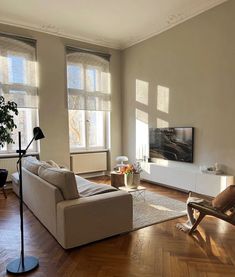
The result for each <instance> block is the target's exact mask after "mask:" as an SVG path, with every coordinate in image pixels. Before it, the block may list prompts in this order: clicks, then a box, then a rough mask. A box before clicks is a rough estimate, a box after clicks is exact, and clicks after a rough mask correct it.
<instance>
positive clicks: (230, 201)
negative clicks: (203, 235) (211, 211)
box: [212, 185, 235, 212]
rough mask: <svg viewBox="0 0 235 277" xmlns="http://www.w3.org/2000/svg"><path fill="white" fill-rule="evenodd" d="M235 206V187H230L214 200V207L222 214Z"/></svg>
mask: <svg viewBox="0 0 235 277" xmlns="http://www.w3.org/2000/svg"><path fill="white" fill-rule="evenodd" d="M234 205H235V185H231V186H228V187H227V188H226V189H225V190H224V191H222V192H221V193H219V194H218V195H217V196H216V197H215V198H214V199H213V200H212V206H213V207H214V208H216V209H218V210H220V211H222V212H226V211H228V210H229V209H231V208H232V207H233V206H234Z"/></svg>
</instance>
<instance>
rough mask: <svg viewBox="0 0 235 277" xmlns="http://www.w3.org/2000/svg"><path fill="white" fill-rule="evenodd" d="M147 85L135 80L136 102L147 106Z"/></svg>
mask: <svg viewBox="0 0 235 277" xmlns="http://www.w3.org/2000/svg"><path fill="white" fill-rule="evenodd" d="M148 90H149V83H148V82H145V81H141V80H138V79H136V101H137V102H139V103H141V104H144V105H148Z"/></svg>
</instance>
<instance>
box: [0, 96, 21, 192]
mask: <svg viewBox="0 0 235 277" xmlns="http://www.w3.org/2000/svg"><path fill="white" fill-rule="evenodd" d="M14 114H15V115H18V109H17V104H16V103H15V102H13V101H7V102H5V99H4V97H3V96H0V149H1V148H3V147H4V144H5V143H14V141H13V139H12V131H13V130H14V129H15V128H16V127H17V126H16V124H15V122H14ZM7 175H8V171H7V170H6V169H0V188H4V185H5V182H6V179H7ZM3 192H4V190H3ZM4 195H5V197H6V194H5V192H4Z"/></svg>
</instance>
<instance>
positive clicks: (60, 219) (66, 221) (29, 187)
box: [12, 168, 133, 249]
mask: <svg viewBox="0 0 235 277" xmlns="http://www.w3.org/2000/svg"><path fill="white" fill-rule="evenodd" d="M22 174H23V197H24V203H25V204H26V205H27V206H28V208H29V209H30V210H31V211H32V212H33V213H34V215H35V216H36V217H37V218H38V219H39V220H40V222H41V223H42V224H43V225H44V226H45V227H46V228H47V229H48V231H49V232H50V233H51V234H52V235H53V236H54V237H55V239H56V240H57V241H58V242H59V243H60V245H61V246H62V247H63V248H65V249H68V248H73V247H76V246H80V245H84V244H87V243H90V242H93V241H97V240H101V239H104V238H107V237H110V236H114V235H117V234H121V233H125V232H129V231H131V230H132V222H133V219H132V217H133V207H132V196H131V195H130V194H128V193H126V192H123V191H119V190H116V191H112V192H107V193H102V194H98V195H93V196H87V197H84V196H83V197H81V196H80V197H79V198H77V199H73V200H65V199H64V197H63V193H62V192H61V190H60V189H59V188H58V187H56V186H55V185H53V184H51V183H49V182H47V181H45V180H43V179H42V178H40V177H39V176H37V175H36V174H34V173H32V172H30V171H29V170H27V169H25V168H23V173H22ZM12 179H13V190H14V191H15V193H16V194H18V185H17V181H16V178H14V176H13V178H12ZM81 180H82V179H79V180H78V181H79V182H80V181H81ZM86 182H87V181H86ZM83 187H84V186H83Z"/></svg>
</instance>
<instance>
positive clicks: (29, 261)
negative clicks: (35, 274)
mask: <svg viewBox="0 0 235 277" xmlns="http://www.w3.org/2000/svg"><path fill="white" fill-rule="evenodd" d="M38 265H39V262H38V259H37V258H35V257H33V256H28V257H24V267H23V265H22V260H21V258H19V259H16V260H14V261H12V262H10V263H9V264H8V265H7V272H8V273H12V274H21V273H26V272H29V271H31V270H33V269H35V268H36V267H38Z"/></svg>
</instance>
